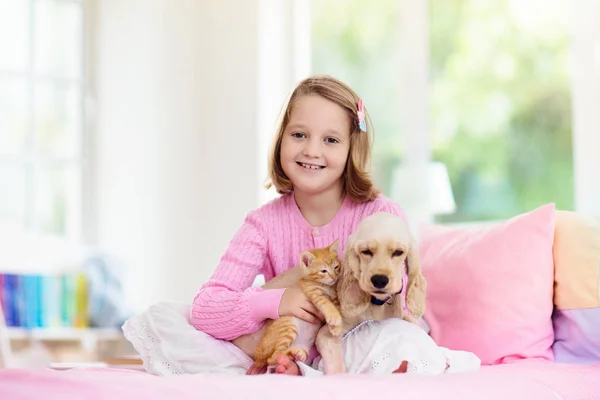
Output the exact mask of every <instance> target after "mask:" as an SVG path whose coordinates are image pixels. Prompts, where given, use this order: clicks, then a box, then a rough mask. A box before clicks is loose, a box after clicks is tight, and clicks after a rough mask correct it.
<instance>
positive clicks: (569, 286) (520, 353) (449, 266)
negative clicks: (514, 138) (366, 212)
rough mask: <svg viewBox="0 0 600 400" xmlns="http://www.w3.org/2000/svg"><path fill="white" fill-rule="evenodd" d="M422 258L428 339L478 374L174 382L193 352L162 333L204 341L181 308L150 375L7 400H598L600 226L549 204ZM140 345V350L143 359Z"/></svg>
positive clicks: (34, 377)
mask: <svg viewBox="0 0 600 400" xmlns="http://www.w3.org/2000/svg"><path fill="white" fill-rule="evenodd" d="M420 252H421V255H422V266H423V270H424V273H425V277H426V279H427V281H428V294H427V311H426V314H425V321H426V322H427V325H428V326H429V327H430V330H429V334H430V335H431V337H432V338H433V339H434V340H435V342H436V343H437V344H438V345H440V346H444V347H446V348H449V349H457V350H465V351H470V352H473V353H474V354H476V355H477V356H478V357H479V358H480V359H481V361H482V367H481V368H480V369H479V370H477V371H475V372H466V373H456V374H451V373H448V374H443V375H438V376H425V375H412V374H393V375H350V374H345V375H332V376H305V377H289V376H279V375H261V376H245V375H223V374H218V375H217V374H204V373H197V372H194V371H192V370H182V371H183V373H182V372H178V371H175V372H173V373H172V374H171V375H167V374H165V373H164V371H165V370H172V368H168V367H169V360H173V359H177V358H182V359H187V358H189V357H191V356H190V351H189V348H185V349H184V350H185V351H184V352H183V353H184V354H183V355H182V354H181V346H182V344H181V342H182V341H185V340H183V339H184V338H183V337H180V336H178V340H179V341H178V343H177V345H174V344H173V342H172V341H163V340H160V337H161V335H160V334H158V333H157V332H155V331H156V329H158V328H160V329H163V328H164V329H166V330H170V329H174V326H175V325H177V324H179V325H181V327H185V328H186V329H189V330H191V335H192V334H193V335H192V336H193V337H196V336H197V335H199V334H200V333H199V332H198V331H197V330H195V329H192V328H191V325H190V323H189V321H188V319H187V318H188V316H189V312H188V310H187V309H184V308H182V309H181V310H180V311H181V312H179V313H159V315H166V316H168V317H169V318H167V320H160V319H156V318H155V319H150V320H148V321H151V322H149V323H147V324H146V325H144V327H145V328H144V329H143V331H144V332H145V334H146V336H147V337H148V338H151V339H152V340H150V341H148V342H147V343H146V341H144V340H142V341H141V343H142V344H144V346H149V348H148V357H145V356H144V357H142V358H143V359H144V360H145V363H144V367H145V368H146V371H150V372H153V371H154V372H153V373H148V372H141V371H131V370H125V369H114V368H112V369H110V368H93V369H92V368H87V369H71V370H67V371H57V370H51V369H44V370H18V369H4V370H2V369H0V400H4V399H11V400H12V399H15V400H17V399H18V400H28V399H61V400H69V399H86V400H88V399H89V400H92V399H124V398H127V399H130V398H134V399H135V398H139V399H144V400H149V399H175V398H176V399H188V398H189V399H213V398H214V399H280V398H283V399H284V400H293V399H303V400H304V399H307V398H309V399H310V398H315V399H317V398H318V399H321V398H323V399H328V400H332V399H344V400H347V399H355V398H356V399H371V398H377V399H387V398H397V399H399V400H404V399H419V400H423V399H461V400H471V399H487V400H494V399H502V400H520V399H523V400H545V399H552V400H600V267H599V266H600V218H596V217H589V216H583V215H579V214H575V213H566V212H559V211H555V209H554V205H547V206H544V207H541V208H539V209H536V210H534V211H532V212H530V213H526V214H523V215H521V216H517V217H515V218H513V219H510V220H508V221H505V222H503V223H499V224H496V225H494V226H491V227H490V226H487V227H482V228H465V229H462V228H461V229H458V228H457V229H451V230H449V229H448V228H447V227H429V228H428V229H426V230H423V231H422V233H421V237H420ZM465 288H467V289H465ZM185 307H189V305H185ZM151 309H152V307H151ZM151 309H150V310H151ZM150 310H149V311H148V312H147V313H146V314H147V316H151V315H152V313H151V312H150ZM174 318H175V319H174ZM176 320H177V321H179V320H180V321H179V323H176ZM152 321H153V322H152ZM174 321H175V322H174ZM126 325H127V323H126ZM177 332H179V334H182V332H183V328H181V329H180V328H177ZM134 342H135V341H134ZM188 342H189V343H194V342H193V340H191V339H190V340H188ZM144 346H142V345H139V346H135V348H136V350H138V352H140V354H141V351H140V349H141V348H143V347H144ZM194 348H195V347H194ZM214 351H215V350H213V349H212V348H211V354H213V353H214ZM169 354H170V357H168V356H167V355H169ZM159 355H160V356H159ZM186 357H187V358H186ZM189 364H190V363H187V364H186V365H188V367H189ZM182 365H184V364H182ZM165 366H166V368H165ZM171 367H172V366H171ZM160 371H163V372H162V373H161V372H160Z"/></svg>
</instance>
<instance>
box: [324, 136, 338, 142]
mask: <svg viewBox="0 0 600 400" xmlns="http://www.w3.org/2000/svg"><path fill="white" fill-rule="evenodd" d="M325 141H326V142H327V143H339V142H340V141H339V140H337V139H336V138H332V137H329V138H327V139H325Z"/></svg>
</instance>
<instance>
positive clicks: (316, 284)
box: [254, 240, 342, 368]
mask: <svg viewBox="0 0 600 400" xmlns="http://www.w3.org/2000/svg"><path fill="white" fill-rule="evenodd" d="M337 250H338V241H337V240H336V241H335V242H333V243H332V244H331V245H329V246H328V247H324V248H316V249H312V250H310V251H304V252H302V254H301V255H300V264H301V267H302V277H301V278H300V279H299V281H298V283H297V284H298V286H299V287H300V289H301V290H302V292H303V293H304V295H305V296H306V297H307V298H308V299H309V300H310V301H311V302H312V303H313V304H314V305H315V307H316V308H317V309H318V310H319V311H321V313H322V314H323V315H324V316H325V321H326V323H327V326H328V328H329V330H330V332H331V334H332V335H334V336H338V335H340V334H341V332H342V316H341V314H340V311H339V302H338V299H337V293H336V290H335V283H336V281H337V278H338V274H339V272H340V260H339V259H338V256H337ZM265 325H266V330H265V334H264V336H263V337H262V339H261V341H260V343H259V345H258V348H257V349H256V354H255V357H254V364H255V366H257V367H259V368H264V367H265V366H267V365H269V366H272V365H275V363H276V361H275V360H276V359H277V356H279V355H281V354H285V355H287V356H288V357H290V358H292V359H293V360H295V361H305V360H306V358H307V357H308V353H309V352H310V349H311V348H312V346H313V345H314V342H315V338H316V336H317V332H318V331H319V329H321V326H322V325H320V324H311V323H309V322H306V321H304V320H301V319H300V318H297V317H294V316H284V317H281V318H278V319H276V320H270V321H267V323H266V324H265Z"/></svg>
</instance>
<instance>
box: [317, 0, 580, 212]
mask: <svg viewBox="0 0 600 400" xmlns="http://www.w3.org/2000/svg"><path fill="white" fill-rule="evenodd" d="M412 1H413V0H411V2H412ZM415 1H417V0H415ZM400 3H403V2H398V1H394V0H385V1H378V2H373V3H369V5H368V6H366V3H365V2H364V1H358V0H347V1H341V0H318V1H316V0H313V1H312V2H311V7H312V35H313V36H312V46H313V48H312V65H313V71H312V72H313V73H329V74H332V75H335V76H337V77H339V78H341V79H343V80H345V81H347V82H348V83H349V84H350V85H351V86H352V87H353V88H355V89H356V90H357V91H358V92H359V93H360V95H361V96H363V97H364V98H365V104H366V106H367V107H368V108H369V111H370V113H371V117H372V119H373V121H374V125H375V146H374V157H373V170H374V177H375V180H376V182H377V184H378V186H379V187H381V188H382V189H383V190H384V192H385V193H386V194H388V195H389V194H390V193H392V192H393V191H394V190H393V189H394V188H393V186H394V185H402V183H401V182H394V181H393V177H394V175H393V171H394V169H395V168H397V167H398V166H401V165H403V163H406V162H407V160H408V159H409V158H411V157H413V154H410V153H411V152H414V151H415V149H417V151H420V152H422V155H423V156H422V157H420V158H421V159H432V160H433V161H437V162H441V163H443V164H444V165H445V166H446V168H447V170H448V175H449V178H450V182H451V184H452V192H453V195H454V200H455V202H456V209H455V211H454V212H452V213H451V214H449V215H439V216H437V217H436V220H437V221H440V222H468V221H485V220H496V219H503V218H506V217H510V216H513V215H515V214H517V213H521V212H525V211H528V210H531V209H532V208H535V207H537V206H540V205H542V204H545V203H548V202H555V203H556V205H557V207H558V208H561V209H566V210H572V209H573V208H574V202H575V200H574V170H573V164H574V163H573V138H572V122H571V120H572V110H571V108H572V91H571V78H570V76H569V74H570V65H569V54H570V51H571V47H570V46H571V41H570V39H571V26H570V16H571V11H572V7H573V4H574V3H573V2H570V1H568V0H552V1H521V0H492V1H482V0H429V1H426V0H418V3H419V4H426V6H423V7H421V8H419V6H415V5H414V4H415V3H411V5H410V6H404V7H402V6H401V4H400ZM420 10H428V15H411V16H408V15H404V14H402V13H406V12H416V14H418V13H419V12H421V11H420ZM424 14H426V13H424ZM409 17H410V18H409ZM421 17H422V18H421ZM407 21H408V22H409V23H410V24H412V27H411V28H410V29H413V30H412V31H410V33H411V34H414V33H415V32H416V33H417V34H420V32H423V36H424V37H425V39H424V40H423V41H422V42H421V41H416V42H411V41H410V40H405V41H404V42H402V41H401V32H403V31H402V30H401V28H403V27H404V26H403V25H402V24H404V25H406V23H407ZM410 39H412V38H410ZM402 45H404V46H408V50H409V51H410V52H414V54H416V55H424V56H423V59H426V63H427V65H429V68H428V69H429V71H428V74H429V75H428V76H429V78H428V79H424V80H425V81H427V80H428V82H427V83H426V84H425V83H423V85H422V87H421V86H419V84H417V86H414V85H413V86H410V87H411V88H414V87H416V88H417V90H420V91H422V92H424V93H412V94H406V93H402V91H403V90H404V91H405V90H407V89H406V87H407V86H409V85H407V80H410V78H407V76H403V74H404V73H406V71H409V73H413V71H411V70H410V68H407V66H409V67H412V66H414V65H420V64H419V60H414V59H411V57H412V55H413V54H412V53H410V54H407V53H406V51H407V47H401V46H402ZM419 46H420V47H419ZM427 46H428V48H424V47H427ZM403 51H404V52H405V54H401V53H402V52H403ZM402 57H404V60H402ZM402 63H404V66H403V65H402ZM415 63H416V64H415ZM411 64H412V65H411ZM413 95H414V96H415V97H416V98H417V99H418V101H420V100H421V98H422V99H424V100H423V104H426V106H427V107H428V110H429V111H428V116H427V118H424V119H426V121H425V122H423V124H424V126H421V127H420V128H422V129H414V128H415V125H414V124H413V122H414V121H412V122H411V124H409V125H407V124H404V123H403V121H402V118H403V117H402V116H403V115H404V118H406V114H401V113H400V110H401V107H405V108H406V107H408V108H409V109H410V108H413V107H417V108H418V107H419V106H420V105H419V104H416V105H415V104H410V103H409V104H406V103H407V102H409V101H410V99H411V96H413ZM423 96H424V97H423ZM401 99H402V100H404V102H405V103H404V104H401V103H400V100H401ZM418 101H417V102H418ZM416 121H417V122H419V120H418V118H417V119H416ZM407 126H409V127H410V129H409V130H410V131H409V130H408V129H404V128H406V127H407ZM423 131H425V132H423ZM419 135H424V136H422V137H427V141H426V142H425V143H426V144H425V145H422V146H421V147H426V148H422V149H420V148H419V147H418V146H417V147H415V146H414V143H415V141H416V142H417V143H418V142H419V140H418V137H419ZM415 138H417V139H415ZM408 142H411V143H413V145H411V146H410V147H408V146H407V143H408Z"/></svg>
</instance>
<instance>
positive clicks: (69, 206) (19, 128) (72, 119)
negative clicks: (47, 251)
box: [0, 0, 86, 239]
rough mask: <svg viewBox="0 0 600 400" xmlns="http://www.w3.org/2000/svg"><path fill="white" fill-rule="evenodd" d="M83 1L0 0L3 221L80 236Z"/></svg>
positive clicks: (0, 207)
mask: <svg viewBox="0 0 600 400" xmlns="http://www.w3.org/2000/svg"><path fill="white" fill-rule="evenodd" d="M85 90H86V86H85V84H84V4H83V0H81V1H76V0H0V188H1V191H2V194H1V195H0V224H3V225H10V226H13V225H14V226H16V227H19V228H25V229H28V230H33V231H37V232H41V233H48V234H56V235H60V236H64V237H69V238H76V239H78V238H80V236H81V233H82V217H81V215H82V201H83V200H82V197H83V195H82V192H83V190H82V187H83V186H82V178H83V170H84V157H83V156H84V153H83V148H84V98H85Z"/></svg>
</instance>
